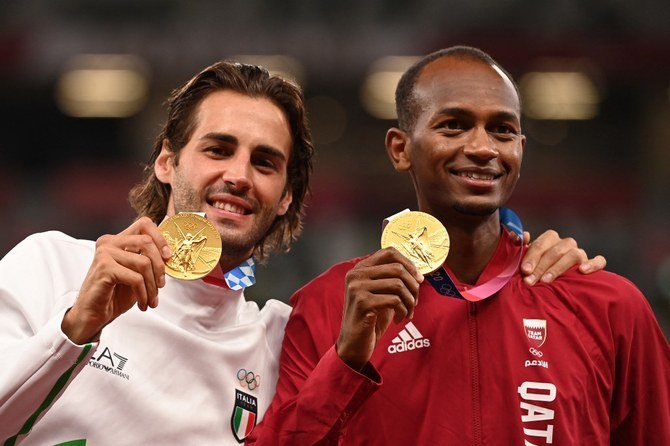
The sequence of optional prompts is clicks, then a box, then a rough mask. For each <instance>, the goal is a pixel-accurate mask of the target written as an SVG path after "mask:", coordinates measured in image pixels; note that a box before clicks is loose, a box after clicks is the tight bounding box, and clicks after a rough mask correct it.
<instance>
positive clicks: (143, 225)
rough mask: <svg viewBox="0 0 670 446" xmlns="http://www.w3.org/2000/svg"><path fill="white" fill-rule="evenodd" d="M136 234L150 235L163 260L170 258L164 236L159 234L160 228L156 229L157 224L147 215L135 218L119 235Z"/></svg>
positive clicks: (170, 254)
mask: <svg viewBox="0 0 670 446" xmlns="http://www.w3.org/2000/svg"><path fill="white" fill-rule="evenodd" d="M138 234H145V235H148V236H149V237H151V240H152V242H153V245H154V246H155V247H156V249H157V250H158V252H160V255H161V257H162V258H163V260H166V261H167V260H169V259H170V257H171V256H172V252H171V251H170V247H169V246H168V244H167V241H166V240H165V237H163V234H161V232H160V230H159V229H158V226H156V224H155V223H154V222H153V221H151V219H150V218H149V217H142V218H140V219H138V220H136V221H135V222H134V223H133V224H132V225H130V226H129V227H128V228H126V229H125V230H124V231H123V232H121V233H120V234H119V235H138Z"/></svg>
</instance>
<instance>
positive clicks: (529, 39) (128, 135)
mask: <svg viewBox="0 0 670 446" xmlns="http://www.w3.org/2000/svg"><path fill="white" fill-rule="evenodd" d="M669 25H670V6H669V5H668V3H667V2H666V1H665V0H641V1H637V2H629V1H624V0H610V1H607V0H589V1H578V0H563V1H553V2H535V1H532V0H502V1H500V0H498V1H493V0H473V1H469V2H444V1H437V0H418V1H413V2H407V1H399V0H390V1H381V0H367V1H351V0H344V1H339V2H331V1H326V0H318V1H314V0H312V1H309V0H288V1H281V2H271V1H269V0H245V1H242V0H238V1H229V2H221V1H215V0H206V1H197V2H196V1H186V0H164V1H159V0H144V1H135V0H132V1H131V0H99V1H96V2H88V1H83V0H60V1H47V0H27V1H15V0H10V1H4V2H3V3H2V5H0V119H1V121H0V122H1V123H2V124H0V125H1V126H2V136H1V137H0V153H1V158H0V213H1V214H0V215H2V220H1V222H0V256H1V255H4V254H5V253H6V252H7V251H8V250H9V249H11V247H12V246H14V245H15V244H16V243H17V242H18V241H20V240H21V239H22V238H24V237H25V236H27V235H28V234H30V233H33V232H37V231H45V230H50V229H57V230H61V231H63V232H66V233H68V234H70V235H73V236H75V237H79V238H89V239H95V238H96V237H97V236H99V235H100V234H102V233H106V232H118V231H119V230H121V229H122V228H124V227H125V226H127V224H128V223H129V222H130V221H131V220H132V219H133V215H134V214H133V212H132V210H131V208H130V206H129V205H128V203H127V200H126V194H127V191H128V189H129V188H130V186H131V185H132V184H133V183H134V182H135V181H136V180H137V179H138V178H139V176H140V172H141V163H142V162H143V161H145V160H146V159H147V156H148V153H149V151H150V148H151V146H152V142H153V138H154V136H155V135H156V134H157V132H158V127H159V125H160V123H161V122H162V121H163V119H164V117H165V114H164V108H163V106H162V104H163V101H164V99H165V97H166V96H167V94H168V93H169V92H170V90H171V88H173V87H175V86H177V85H178V84H180V83H182V82H183V81H185V80H186V79H188V78H189V77H190V76H191V75H192V74H193V73H195V72H196V71H198V70H199V69H201V68H202V67H204V66H206V65H208V64H210V63H212V62H214V61H216V60H219V59H226V58H232V59H238V60H244V61H249V62H256V63H260V64H265V65H267V66H268V67H269V68H271V69H273V70H275V71H279V72H283V73H286V74H287V75H288V76H291V77H293V78H295V79H297V80H298V81H299V82H300V83H301V84H302V85H303V86H304V89H305V92H306V97H307V99H308V111H309V118H310V120H311V125H312V128H313V132H314V137H315V141H316V145H317V156H316V164H315V171H314V177H313V184H312V191H313V196H312V199H311V200H310V203H309V208H308V217H307V221H306V229H305V232H304V235H303V236H302V237H301V239H300V240H299V242H298V243H297V244H296V245H295V247H294V249H293V250H292V252H291V253H289V254H287V255H282V256H275V257H274V258H273V259H271V260H270V262H269V264H268V266H264V267H261V268H260V274H259V283H258V285H257V286H256V287H254V288H252V289H250V291H249V292H248V296H249V297H250V298H253V299H255V300H257V301H258V302H259V303H261V304H262V303H263V302H264V301H265V300H266V299H267V298H270V297H274V298H279V299H284V300H286V299H287V298H288V296H289V295H290V293H291V292H292V291H293V290H295V289H296V288H297V287H298V286H300V285H301V284H303V283H305V282H306V281H307V280H308V279H309V278H311V277H313V276H315V275H316V274H318V273H319V272H321V271H323V269H324V268H326V267H327V266H328V265H330V264H332V263H333V262H335V261H339V260H342V259H345V258H349V257H352V256H356V255H361V254H364V253H366V252H369V251H371V250H374V249H376V248H377V246H378V243H379V234H380V223H381V220H382V219H383V218H384V217H385V216H387V215H389V214H391V213H394V212H396V211H398V210H400V209H402V208H405V207H410V208H411V207H413V206H414V198H413V194H412V191H411V184H410V182H409V179H408V178H402V177H400V176H398V175H397V174H396V173H394V171H393V170H392V168H391V166H390V164H389V162H388V161H387V159H386V155H385V153H384V149H383V140H384V134H385V131H386V129H387V128H388V127H390V126H392V125H394V121H393V119H392V116H390V115H388V107H389V105H390V104H389V103H388V92H389V91H390V88H391V89H392V87H393V82H394V79H396V78H397V73H398V72H399V71H401V70H402V68H403V67H404V66H406V64H407V63H409V62H410V61H411V57H413V56H417V55H423V54H426V53H428V52H431V51H433V50H436V49H439V48H442V47H445V46H450V45H454V44H468V45H473V46H478V47H481V48H482V49H484V50H485V51H487V52H489V53H490V54H491V55H492V56H493V57H494V58H496V59H497V60H498V61H499V62H501V64H502V65H503V66H505V67H506V68H508V69H509V70H510V72H511V73H512V74H513V75H514V76H515V78H516V79H517V81H520V82H522V87H523V88H522V92H523V100H524V101H525V106H526V107H527V109H528V110H529V113H528V114H527V115H526V116H524V122H523V125H524V132H525V133H526V135H527V136H528V144H527V149H526V152H525V159H524V163H525V164H524V168H523V174H522V178H521V181H520V183H519V186H518V189H517V192H516V195H515V197H514V198H513V200H512V202H511V203H510V205H511V206H512V207H513V208H514V209H515V210H516V211H517V212H518V213H519V214H520V215H521V217H522V219H523V220H524V223H525V225H526V228H527V229H529V230H530V231H531V232H532V233H533V234H534V235H539V233H540V232H541V231H542V230H544V229H546V228H548V227H551V228H555V229H557V230H558V231H559V233H560V234H562V235H563V236H573V237H575V238H576V239H577V240H578V241H579V243H580V244H581V246H583V247H584V248H585V249H586V250H587V252H588V253H589V254H591V255H595V254H603V255H605V256H606V257H607V259H608V268H609V269H611V270H612V271H615V272H618V273H620V274H623V275H625V276H627V277H628V278H630V279H631V280H633V281H634V282H635V283H636V284H637V285H638V286H639V287H640V288H641V289H642V290H643V291H644V293H645V294H646V295H647V297H648V298H649V300H650V303H651V304H652V306H653V308H654V310H655V312H656V314H657V316H658V318H659V321H660V323H661V325H662V326H663V328H664V330H665V333H666V336H667V334H668V333H670V234H669V231H668V225H669V223H670V26H669ZM124 76H125V77H124ZM119 79H121V82H119ZM72 85H74V86H75V89H74V90H72V89H71V88H70V87H71V86H72ZM80 94H88V95H89V96H90V97H78V96H77V95H80ZM110 99H111V102H108V103H104V101H109V100H110ZM385 99H386V102H384V100H385ZM96 101H103V103H102V104H97V105H96ZM82 107H83V108H82ZM87 107H88V108H87ZM96 107H97V108H96ZM114 110H117V111H114ZM531 111H532V113H531ZM105 115H106V116H105ZM112 115H114V116H112Z"/></svg>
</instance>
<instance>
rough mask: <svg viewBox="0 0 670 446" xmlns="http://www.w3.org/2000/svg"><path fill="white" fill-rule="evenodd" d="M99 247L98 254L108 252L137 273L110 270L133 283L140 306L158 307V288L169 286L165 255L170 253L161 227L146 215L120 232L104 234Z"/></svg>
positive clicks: (121, 281) (127, 281) (123, 265)
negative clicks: (166, 284) (167, 283)
mask: <svg viewBox="0 0 670 446" xmlns="http://www.w3.org/2000/svg"><path fill="white" fill-rule="evenodd" d="M97 246H98V248H97V250H96V256H103V255H107V256H109V257H110V258H111V259H113V260H114V262H116V263H117V264H118V265H119V266H120V267H123V268H126V269H129V270H130V271H132V272H133V273H135V274H129V273H127V272H124V273H123V274H121V273H119V272H117V271H114V270H113V266H112V265H109V268H110V273H112V271H113V273H114V274H115V277H117V278H118V280H120V282H119V283H122V284H124V285H127V286H129V287H130V288H131V289H132V290H133V292H134V293H136V294H137V305H138V307H139V308H140V309H142V310H146V308H147V306H150V307H152V308H155V307H156V306H157V305H158V288H162V287H163V286H165V263H164V260H166V259H165V254H166V253H170V252H169V251H170V249H169V247H168V245H167V242H166V241H165V238H164V237H163V235H162V234H161V233H160V231H159V230H158V227H157V226H156V225H155V224H154V223H153V222H152V221H151V220H150V219H148V218H146V217H143V218H141V219H139V220H137V221H136V222H134V223H133V224H132V225H130V226H129V227H128V228H126V229H125V230H124V231H122V232H121V233H119V234H118V235H105V236H103V237H100V238H99V239H98V241H97ZM167 258H168V259H169V256H168V257H167ZM133 278H134V279H133ZM140 279H141V280H140Z"/></svg>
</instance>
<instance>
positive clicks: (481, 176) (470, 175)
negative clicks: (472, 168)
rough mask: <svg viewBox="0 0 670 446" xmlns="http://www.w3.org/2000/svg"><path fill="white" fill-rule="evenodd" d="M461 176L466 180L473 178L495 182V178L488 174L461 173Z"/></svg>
mask: <svg viewBox="0 0 670 446" xmlns="http://www.w3.org/2000/svg"><path fill="white" fill-rule="evenodd" d="M459 175H460V176H462V177H466V178H472V179H473V180H489V181H490V180H493V179H494V178H495V177H494V176H493V175H491V174H488V173H477V172H461V173H459Z"/></svg>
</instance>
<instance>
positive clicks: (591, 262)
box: [579, 255, 607, 274]
mask: <svg viewBox="0 0 670 446" xmlns="http://www.w3.org/2000/svg"><path fill="white" fill-rule="evenodd" d="M606 266H607V260H606V259H605V257H603V256H601V255H597V256H595V257H594V258H592V259H588V260H587V261H585V262H582V263H581V264H580V265H579V271H580V272H581V273H583V274H591V273H594V272H596V271H600V270H601V269H605V267H606Z"/></svg>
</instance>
